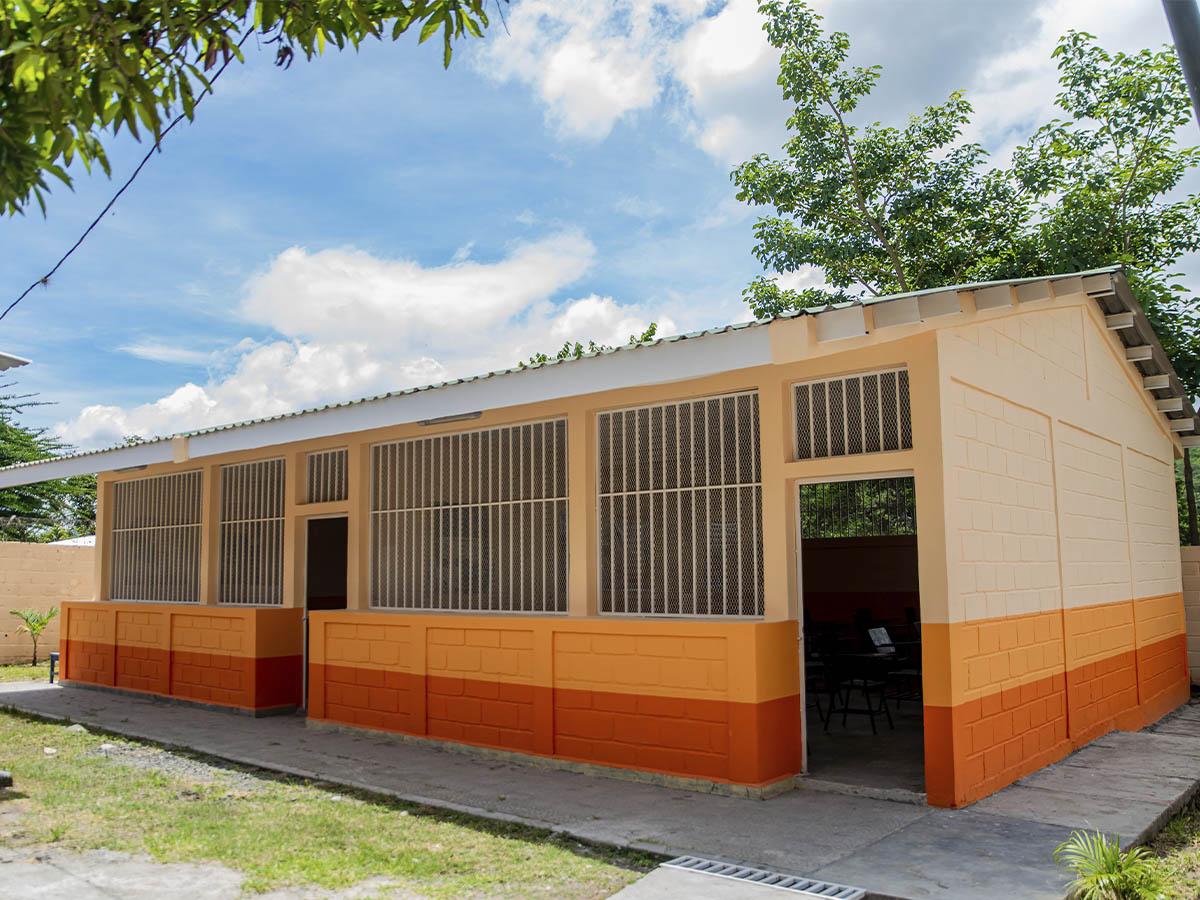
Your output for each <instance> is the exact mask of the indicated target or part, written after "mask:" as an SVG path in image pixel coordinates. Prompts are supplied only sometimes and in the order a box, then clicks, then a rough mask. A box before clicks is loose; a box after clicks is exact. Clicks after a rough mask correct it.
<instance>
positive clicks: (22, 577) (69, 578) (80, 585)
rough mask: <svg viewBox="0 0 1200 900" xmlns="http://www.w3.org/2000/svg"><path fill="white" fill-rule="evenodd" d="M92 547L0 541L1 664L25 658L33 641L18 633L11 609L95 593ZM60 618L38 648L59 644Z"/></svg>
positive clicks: (43, 649) (58, 604) (40, 606)
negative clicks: (10, 613)
mask: <svg viewBox="0 0 1200 900" xmlns="http://www.w3.org/2000/svg"><path fill="white" fill-rule="evenodd" d="M95 557H96V550H95V548H94V547H56V546H54V545H51V544H24V543H18V542H15V541H4V542H0V663H12V662H29V659H30V654H31V653H32V650H33V645H32V644H31V643H30V641H29V635H27V634H18V633H17V628H18V627H19V626H20V624H21V622H20V620H19V619H17V618H16V617H15V616H11V615H9V610H13V609H39V610H47V609H50V607H52V606H53V607H60V614H61V607H62V604H63V601H64V600H87V599H91V597H92V596H93V595H94V593H95V590H94V578H95V574H94V573H95ZM59 623H60V619H54V620H53V621H51V623H50V624H49V625H48V626H47V627H46V630H45V632H43V633H42V638H41V641H40V643H39V647H38V653H39V655H40V656H43V657H44V656H45V655H46V654H48V653H49V652H50V651H51V650H57V649H58V636H59Z"/></svg>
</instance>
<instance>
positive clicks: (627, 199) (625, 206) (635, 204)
mask: <svg viewBox="0 0 1200 900" xmlns="http://www.w3.org/2000/svg"><path fill="white" fill-rule="evenodd" d="M613 209H615V210H616V211H617V212H619V213H622V214H624V215H626V216H629V217H630V218H631V219H647V220H649V219H657V218H658V217H659V216H661V215H662V214H663V213H665V212H666V210H665V209H664V208H663V206H662V204H661V203H658V202H656V201H654V200H648V199H646V198H645V197H631V196H629V195H625V196H622V197H618V198H617V199H616V201H615V202H614V203H613Z"/></svg>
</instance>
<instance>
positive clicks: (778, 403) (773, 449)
mask: <svg viewBox="0 0 1200 900" xmlns="http://www.w3.org/2000/svg"><path fill="white" fill-rule="evenodd" d="M789 395H790V392H789V391H788V390H787V386H786V385H784V384H783V383H782V382H780V381H779V380H778V379H777V378H771V379H770V380H768V381H767V382H766V383H764V384H760V385H759V386H758V401H759V409H760V411H761V412H760V415H759V454H760V459H759V465H760V471H761V477H762V522H761V523H760V528H761V529H762V548H763V605H764V609H763V614H764V616H765V618H766V620H767V621H768V622H781V621H785V620H787V619H795V618H796V617H797V615H798V613H799V590H798V584H797V578H796V516H795V504H794V503H793V498H792V492H791V490H790V489H789V486H788V483H787V481H786V480H785V477H784V471H783V467H784V464H785V463H786V462H787V461H788V459H789V458H790V456H791V444H792V442H791V430H790V427H789V425H790V423H791V421H792V414H791V409H790V398H789Z"/></svg>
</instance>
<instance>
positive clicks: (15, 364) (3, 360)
mask: <svg viewBox="0 0 1200 900" xmlns="http://www.w3.org/2000/svg"><path fill="white" fill-rule="evenodd" d="M27 365H29V360H27V359H25V358H24V357H21V356H13V355H12V354H11V353H0V372H7V371H8V370H9V369H16V368H19V367H20V366H27Z"/></svg>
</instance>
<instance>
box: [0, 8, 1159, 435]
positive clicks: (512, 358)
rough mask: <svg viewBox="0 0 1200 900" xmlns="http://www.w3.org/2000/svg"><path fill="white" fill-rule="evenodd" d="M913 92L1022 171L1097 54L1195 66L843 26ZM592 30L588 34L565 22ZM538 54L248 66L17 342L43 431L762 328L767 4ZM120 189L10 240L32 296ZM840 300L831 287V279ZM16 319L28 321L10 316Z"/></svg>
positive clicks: (420, 55)
mask: <svg viewBox="0 0 1200 900" xmlns="http://www.w3.org/2000/svg"><path fill="white" fill-rule="evenodd" d="M819 5H821V6H823V7H824V8H825V11H826V12H827V14H828V15H829V23H830V24H831V25H833V26H834V27H838V28H843V29H845V30H847V31H849V32H850V34H851V38H852V41H853V43H854V48H855V57H856V59H857V60H858V61H861V62H880V63H882V64H883V65H884V66H885V72H884V82H883V84H882V85H881V87H880V88H879V90H878V91H877V94H876V97H875V98H873V100H872V102H871V104H870V105H869V106H868V107H867V109H866V110H865V114H866V115H868V116H870V117H871V118H880V119H883V120H885V121H886V120H896V119H898V118H902V117H903V116H904V115H906V114H907V113H908V112H909V111H912V110H914V109H917V108H919V107H921V106H923V105H925V104H927V103H932V102H938V101H940V100H942V99H944V97H945V95H946V93H948V92H949V91H951V90H953V89H956V88H965V89H967V90H968V91H969V96H970V97H971V99H972V100H973V102H974V103H975V106H976V110H977V114H976V122H977V126H976V128H977V130H976V133H975V134H972V135H971V137H972V138H974V139H979V140H981V141H983V142H984V144H985V146H987V147H989V149H992V150H994V151H995V152H996V153H997V154H999V155H1003V154H1004V153H1005V152H1006V151H1007V150H1008V149H1009V148H1011V146H1012V145H1013V143H1014V142H1016V141H1019V140H1020V139H1022V138H1023V137H1025V135H1026V134H1027V132H1028V130H1029V129H1030V127H1031V126H1032V125H1033V124H1034V123H1036V122H1040V121H1043V120H1044V119H1045V118H1046V117H1047V114H1048V110H1049V103H1050V102H1051V101H1052V97H1053V93H1054V89H1055V81H1054V71H1053V66H1052V63H1051V61H1050V59H1049V50H1050V49H1051V47H1052V46H1053V41H1054V38H1055V37H1056V36H1057V35H1058V34H1059V33H1061V32H1062V31H1064V30H1066V29H1067V28H1069V27H1076V28H1083V29H1086V30H1090V31H1093V32H1096V33H1097V34H1099V35H1100V37H1101V38H1102V39H1104V40H1105V42H1106V44H1107V45H1108V46H1110V47H1112V48H1114V49H1136V48H1138V47H1141V46H1150V45H1157V44H1159V43H1162V42H1163V41H1165V40H1167V30H1166V26H1165V23H1164V22H1163V21H1162V13H1161V9H1160V8H1159V5H1158V4H1157V3H1145V2H1139V0H1122V2H1117V0H1110V2H1084V0H1012V2H1010V3H1004V4H997V3H991V2H986V0H980V2H958V3H949V2H940V0H910V2H906V3H903V4H898V3H892V2H890V0H838V2H836V3H835V4H830V3H824V4H819ZM564 7H569V8H566V9H564ZM507 18H508V23H509V31H508V32H507V33H505V31H504V30H503V29H501V28H493V29H492V31H491V32H490V33H489V35H488V37H487V38H486V40H485V41H483V42H479V43H475V44H471V45H462V46H460V47H459V50H458V52H457V54H456V56H455V59H454V63H453V64H452V66H451V68H450V70H449V71H448V72H443V71H442V68H441V65H440V53H439V52H438V51H437V49H436V48H432V49H431V47H419V48H418V47H416V46H415V44H414V43H413V42H412V41H411V40H404V41H401V42H400V43H399V44H391V43H386V44H372V45H369V46H366V47H364V48H363V49H362V51H361V52H359V53H357V54H355V53H343V54H340V55H339V54H336V53H331V54H328V55H326V56H324V57H321V58H319V59H317V60H315V61H314V62H311V63H305V62H303V61H298V62H297V63H296V64H295V65H293V66H292V68H291V69H290V70H287V71H283V70H278V69H275V68H274V67H273V66H271V65H270V59H269V51H263V52H261V53H260V52H257V51H256V50H255V49H254V47H253V44H252V43H250V44H248V45H247V49H248V53H247V56H248V64H247V65H245V66H242V67H234V68H231V69H230V70H229V71H228V72H227V73H226V74H225V75H224V76H223V78H222V79H221V82H220V83H219V85H218V89H217V93H216V95H215V96H213V97H211V98H209V99H207V100H206V101H205V102H204V103H203V104H202V105H201V107H200V109H199V111H198V114H197V118H196V121H195V122H194V123H192V124H191V125H190V126H187V127H182V126H181V127H180V128H179V129H176V131H175V132H174V133H173V134H172V135H170V136H169V137H168V138H167V140H166V142H165V143H164V148H163V152H162V154H161V155H159V156H158V157H156V158H155V159H154V160H152V161H151V163H150V164H149V165H148V166H147V168H146V169H145V170H144V172H143V173H142V175H141V177H140V178H139V179H138V181H137V182H136V183H135V185H134V187H133V188H132V189H131V190H130V191H129V192H128V193H127V194H126V195H125V197H123V198H122V199H121V201H120V202H119V203H118V205H117V207H116V208H115V210H114V211H113V213H111V214H110V215H109V216H108V217H107V218H106V219H105V221H104V222H103V224H102V225H101V226H100V227H99V228H98V229H97V230H96V232H94V233H93V235H92V237H91V238H90V239H89V240H88V241H87V242H86V243H85V244H84V246H83V247H82V248H81V250H80V251H78V252H77V253H76V254H75V256H74V257H73V258H72V259H71V260H70V261H69V262H68V263H67V265H66V266H65V267H64V269H63V270H62V271H61V272H60V273H59V275H58V276H57V277H56V278H55V279H54V280H53V281H52V282H51V284H50V285H49V286H48V287H47V288H45V289H39V290H37V291H35V292H34V293H33V294H32V295H31V296H30V297H29V298H27V299H26V300H25V301H24V302H23V303H22V305H21V306H20V307H18V309H17V310H16V311H15V312H14V313H12V314H11V315H10V316H9V317H8V318H7V319H5V320H4V322H3V323H0V348H3V349H4V350H6V351H8V352H12V353H17V354H19V355H23V356H27V357H30V358H32V359H33V360H34V363H33V365H31V366H29V367H27V368H25V369H22V370H20V372H19V373H18V379H17V381H18V385H19V387H20V389H22V390H31V391H37V392H38V393H40V394H41V396H42V398H43V399H45V400H49V401H53V403H54V405H53V406H50V407H45V408H42V409H39V410H36V411H35V412H34V413H33V414H32V415H31V416H30V419H31V420H32V421H35V422H37V423H39V424H44V425H47V426H49V427H52V428H54V429H55V430H56V431H57V432H58V433H60V434H61V435H63V436H64V437H65V438H67V439H68V440H70V441H72V442H74V443H75V444H77V445H79V446H81V447H92V446H97V445H102V444H107V443H112V442H114V441H118V440H120V438H121V437H122V436H123V435H126V434H134V433H141V434H164V433H170V432H173V431H177V430H183V429H186V428H192V427H200V426H204V425H211V424H217V423H220V422H227V421H234V420H239V419H242V418H247V417H251V416H256V415H263V414H271V413H277V412H282V411H285V410H288V409H295V408H300V407H304V406H310V405H314V404H317V403H323V402H328V401H331V400H339V399H347V398H351V397H357V396H361V395H364V394H369V393H374V392H379V391H384V390H388V389H395V388H400V387H406V386H410V385H413V384H421V383H428V382H431V381H438V380H441V379H443V378H445V377H454V376H458V375H465V374H471V373H475V372H479V371H485V370H490V369H493V368H496V367H501V366H507V365H511V364H513V363H515V362H516V361H517V360H518V359H521V358H523V357H525V356H528V355H529V354H530V353H532V352H534V351H536V350H540V349H553V348H555V347H556V346H558V345H561V343H562V342H563V340H565V339H581V338H589V337H591V338H595V339H597V340H602V341H608V342H613V341H620V340H624V339H625V338H626V337H627V336H628V335H629V334H630V333H631V332H633V331H638V330H641V328H642V327H643V326H644V325H645V323H646V322H648V321H651V320H657V321H660V322H663V323H664V330H669V331H676V330H691V329H694V328H703V327H708V326H711V325H715V324H721V323H725V322H729V321H734V320H738V319H741V318H744V317H746V315H747V311H746V309H745V307H744V305H743V304H742V302H741V300H740V291H741V288H742V287H743V286H744V285H745V283H746V282H747V281H748V280H749V279H750V278H751V277H753V276H754V275H755V274H756V273H757V272H758V266H757V264H756V263H755V261H754V260H753V258H752V257H751V255H750V248H751V245H752V237H751V233H750V228H751V224H752V222H753V216H754V213H753V211H751V210H749V209H746V208H744V207H741V206H739V205H738V204H737V203H736V202H735V201H734V199H733V191H732V188H731V186H730V183H729V179H728V175H729V170H730V168H731V167H732V165H733V164H734V163H735V162H737V161H738V160H740V159H742V158H745V156H747V155H748V154H749V153H751V152H753V151H755V150H763V151H775V150H776V149H777V148H778V146H779V143H780V141H781V139H782V136H783V130H782V122H783V119H784V117H785V115H786V109H785V108H784V107H783V105H782V103H781V101H780V100H779V99H778V89H777V87H776V86H775V84H774V79H775V74H776V63H775V60H774V58H773V57H772V55H771V53H770V51H769V48H767V47H766V45H765V42H764V40H763V38H762V37H761V33H760V30H759V23H758V21H757V18H756V13H755V12H754V10H753V6H752V5H751V4H750V3H749V2H745V0H731V2H730V3H728V4H720V3H704V2H699V0H668V2H660V3H649V2H643V0H628V2H624V0H619V2H614V3H608V2H604V3H600V2H596V3H593V4H579V5H572V4H560V3H553V2H550V0H519V2H517V3H515V4H514V6H513V8H511V9H510V10H509V12H508V15H507ZM143 152H144V148H143V147H142V146H140V145H136V144H134V143H133V142H132V141H128V140H124V141H121V142H119V143H118V144H117V145H116V146H115V147H114V150H113V153H112V158H113V167H114V175H115V177H116V178H117V179H118V180H117V181H109V180H108V179H106V178H104V177H103V176H102V175H93V176H87V175H86V174H84V173H83V172H80V173H78V177H77V181H76V189H75V191H74V192H73V193H71V192H68V191H66V190H61V191H57V192H56V193H55V194H54V195H53V196H52V198H51V201H50V213H49V216H48V217H47V218H46V219H44V220H43V219H42V218H41V217H40V216H39V215H38V214H37V213H36V212H31V213H30V214H29V215H28V216H26V217H25V218H17V219H11V220H2V221H0V248H3V250H2V252H0V289H2V290H3V292H4V293H5V294H6V295H15V294H16V293H18V292H19V291H20V290H21V289H22V288H23V287H24V285H25V284H27V283H29V282H30V281H31V280H33V279H34V278H36V277H37V276H38V275H40V274H41V272H42V271H44V270H45V268H46V267H48V265H49V264H51V263H52V262H53V260H54V259H55V258H57V256H58V255H59V254H60V253H61V252H62V250H63V249H65V247H67V246H69V244H70V243H71V242H72V241H73V240H74V239H75V237H76V236H77V235H78V233H79V232H80V231H81V230H82V228H83V227H84V226H85V225H86V223H87V221H88V220H89V219H90V218H91V217H92V216H93V215H94V214H95V213H96V211H98V210H99V209H100V208H101V207H102V206H103V204H104V203H105V202H106V200H107V199H108V197H109V196H110V195H111V193H112V191H113V190H115V188H116V186H117V184H119V180H120V179H123V178H124V177H125V175H126V173H128V172H129V171H130V170H131V169H132V167H133V166H134V165H135V164H136V161H137V159H138V158H140V156H141V154H142V153H143ZM805 277H810V278H817V277H819V276H818V275H817V274H816V273H812V274H810V275H808V276H805ZM5 302H7V300H5Z"/></svg>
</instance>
